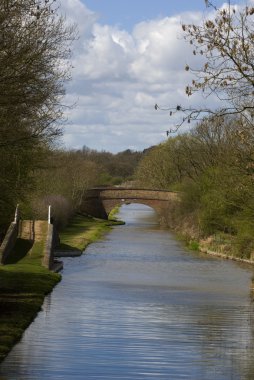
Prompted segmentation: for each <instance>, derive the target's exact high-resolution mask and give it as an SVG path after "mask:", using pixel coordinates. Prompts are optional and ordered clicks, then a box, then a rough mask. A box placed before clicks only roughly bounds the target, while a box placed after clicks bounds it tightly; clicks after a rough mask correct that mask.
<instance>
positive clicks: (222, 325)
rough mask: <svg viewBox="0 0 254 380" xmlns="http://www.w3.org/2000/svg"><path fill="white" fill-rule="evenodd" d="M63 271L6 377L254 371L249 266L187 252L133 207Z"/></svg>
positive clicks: (38, 379) (211, 378)
mask: <svg viewBox="0 0 254 380" xmlns="http://www.w3.org/2000/svg"><path fill="white" fill-rule="evenodd" d="M119 217H120V218H121V219H123V220H125V221H126V225H124V226H117V227H114V229H113V230H112V231H111V232H110V233H109V234H107V235H106V236H105V239H104V240H102V241H99V242H97V243H95V244H92V245H90V246H89V247H88V249H87V250H86V253H85V254H84V255H82V256H81V257H80V258H66V259H64V271H63V279H62V281H61V283H59V284H58V285H57V287H56V288H55V289H54V291H53V292H52V294H51V295H49V296H48V297H47V298H46V299H45V302H44V305H43V310H42V311H41V312H40V313H39V315H38V317H37V318H36V320H35V321H34V322H33V323H32V324H31V326H30V327H29V328H28V329H27V331H26V332H25V334H24V336H23V339H22V340H21V342H20V343H18V344H17V345H16V346H15V347H14V349H13V350H12V351H11V353H10V354H9V356H8V357H7V358H6V360H5V361H4V362H3V363H2V364H1V366H0V380H44V379H47V380H49V379H52V380H53V379H54V380H57V379H61V380H70V379H74V380H90V379H96V380H99V379H103V380H109V379H110V380H112V379H137V380H138V379H153V380H154V379H167V380H168V379H169V380H175V379H191V380H224V379H225V380H229V379H230V380H232V379H233V380H234V379H237V380H238V379H241V380H252V379H254V345H253V342H254V340H253V335H254V319H253V302H252V294H251V279H252V276H253V269H252V267H251V266H247V265H242V264H239V263H234V262H231V261H225V260H221V259H218V258H212V257H208V256H205V255H202V254H199V253H195V252H189V251H186V250H185V249H184V248H183V246H182V245H181V243H180V242H178V241H176V240H175V238H174V237H173V236H172V235H171V234H170V233H169V232H168V231H167V230H165V229H163V228H161V227H160V226H159V225H158V222H157V218H156V215H155V213H154V212H153V210H152V209H150V208H148V207H146V206H142V205H134V204H133V205H128V206H123V207H122V208H121V209H120V213H119Z"/></svg>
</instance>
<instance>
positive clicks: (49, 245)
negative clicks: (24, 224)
mask: <svg viewBox="0 0 254 380" xmlns="http://www.w3.org/2000/svg"><path fill="white" fill-rule="evenodd" d="M58 243H59V236H58V232H57V230H56V227H55V226H54V225H53V224H48V231H47V238H46V242H45V247H44V255H43V259H42V265H43V266H44V267H46V268H47V269H50V270H51V269H53V266H54V249H55V247H56V246H57V245H58Z"/></svg>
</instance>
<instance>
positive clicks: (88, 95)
mask: <svg viewBox="0 0 254 380" xmlns="http://www.w3.org/2000/svg"><path fill="white" fill-rule="evenodd" d="M59 1H60V2H61V5H62V12H63V13H64V14H65V15H66V18H67V19H68V20H70V21H71V22H75V23H76V24H77V26H78V29H79V35H80V38H79V40H78V41H77V42H76V43H75V44H74V46H73V59H72V64H73V71H72V78H73V79H72V81H71V82H70V83H69V84H68V86H67V92H66V103H67V104H74V103H75V104H76V106H75V107H74V108H72V109H69V110H68V111H67V112H66V117H67V118H68V122H67V123H66V125H65V131H64V136H63V146H65V147H66V148H74V149H79V148H82V146H84V145H86V146H88V147H89V148H92V149H97V150H107V151H111V152H118V151H122V150H125V149H133V150H143V149H145V148H147V147H149V146H151V145H155V144H158V143H160V142H163V141H165V140H166V138H167V137H166V131H167V130H169V129H170V128H174V127H175V125H176V120H174V118H172V117H171V118H169V115H168V114H167V113H164V112H159V111H155V109H154V105H155V104H156V103H158V104H159V105H161V106H166V107H167V106H171V107H173V106H176V105H177V104H181V105H183V106H206V105H207V101H208V102H209V106H211V105H212V106H213V107H214V108H216V107H219V101H218V99H217V98H216V97H209V99H208V100H205V99H204V98H203V97H202V95H201V94H195V95H194V96H191V97H190V98H188V97H187V96H186V94H185V87H186V86H187V85H188V84H189V83H191V81H192V79H193V77H192V76H191V74H190V72H186V71H185V70H184V68H185V66H186V64H188V65H190V66H191V67H192V68H195V69H196V68H198V67H200V66H201V61H200V57H198V56H194V55H193V49H192V48H191V46H190V45H189V44H187V43H186V42H185V41H184V40H183V31H182V28H181V25H182V24H183V23H192V24H200V23H202V22H203V20H204V18H205V17H208V18H209V17H213V16H214V14H213V13H212V12H213V11H212V9H206V8H205V2H204V0H192V1H191V0H189V1H187V0H178V1H171V0H59ZM246 1H247V2H252V4H253V2H254V0H246ZM232 2H233V1H232ZM215 3H216V5H219V6H221V5H222V4H223V1H220V0H215ZM235 3H236V4H239V3H240V1H236V2H235ZM188 127H189V126H188ZM183 130H184V129H182V130H181V131H183Z"/></svg>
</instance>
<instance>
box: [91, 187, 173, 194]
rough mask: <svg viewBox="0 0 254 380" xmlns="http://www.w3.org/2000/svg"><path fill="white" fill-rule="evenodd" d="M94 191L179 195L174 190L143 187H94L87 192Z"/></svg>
mask: <svg viewBox="0 0 254 380" xmlns="http://www.w3.org/2000/svg"><path fill="white" fill-rule="evenodd" d="M93 190H99V191H102V190H141V191H157V192H159V191H160V192H164V193H178V191H173V190H165V189H147V188H143V187H121V186H119V187H118V186H113V187H106V186H101V187H100V186H96V187H92V188H91V189H88V190H87V191H93Z"/></svg>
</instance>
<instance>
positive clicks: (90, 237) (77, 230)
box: [58, 214, 123, 251]
mask: <svg viewBox="0 0 254 380" xmlns="http://www.w3.org/2000/svg"><path fill="white" fill-rule="evenodd" d="M118 224H123V222H121V221H118V220H115V219H111V220H102V219H95V218H91V217H88V216H84V215H80V214H78V215H75V216H74V218H73V219H72V220H71V222H70V223H69V225H68V226H67V227H66V228H65V229H64V230H63V231H61V232H60V234H59V235H60V242H61V244H60V246H59V247H58V248H59V249H60V250H65V251H66V250H80V251H83V250H84V249H85V248H86V247H87V246H88V244H90V243H93V242H94V241H96V240H98V239H100V238H101V237H102V236H103V234H104V233H105V232H107V231H109V230H110V228H111V226H113V225H118Z"/></svg>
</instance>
